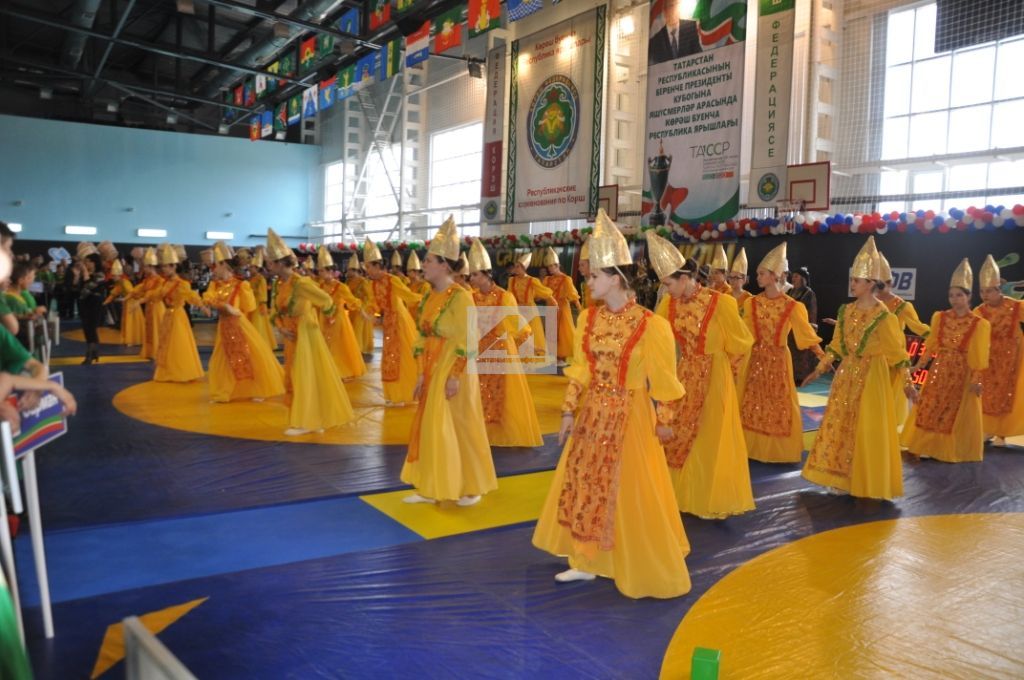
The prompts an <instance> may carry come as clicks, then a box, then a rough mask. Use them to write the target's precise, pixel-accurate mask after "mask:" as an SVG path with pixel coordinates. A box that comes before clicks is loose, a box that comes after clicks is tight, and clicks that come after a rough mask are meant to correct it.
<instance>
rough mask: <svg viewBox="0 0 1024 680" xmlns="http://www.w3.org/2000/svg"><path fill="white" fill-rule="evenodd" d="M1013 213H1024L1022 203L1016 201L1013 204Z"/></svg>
mask: <svg viewBox="0 0 1024 680" xmlns="http://www.w3.org/2000/svg"><path fill="white" fill-rule="evenodd" d="M1013 214H1014V215H1024V205H1021V204H1020V203H1018V204H1017V205H1015V206H1013Z"/></svg>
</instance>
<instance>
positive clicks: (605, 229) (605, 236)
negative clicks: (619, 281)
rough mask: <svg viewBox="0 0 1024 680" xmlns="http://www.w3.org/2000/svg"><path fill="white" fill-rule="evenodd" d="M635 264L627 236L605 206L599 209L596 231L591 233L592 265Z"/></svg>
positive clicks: (599, 267)
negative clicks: (606, 210) (613, 220)
mask: <svg viewBox="0 0 1024 680" xmlns="http://www.w3.org/2000/svg"><path fill="white" fill-rule="evenodd" d="M630 264H633V256H632V255H630V253H629V244H628V243H626V237H625V236H623V235H622V232H621V231H619V228H618V226H616V224H615V223H614V222H612V220H611V218H610V217H608V213H606V212H605V211H604V208H598V209H597V218H596V219H595V220H594V233H592V234H591V235H590V265H591V266H592V267H596V268H598V269H604V268H605V267H624V266H626V265H630Z"/></svg>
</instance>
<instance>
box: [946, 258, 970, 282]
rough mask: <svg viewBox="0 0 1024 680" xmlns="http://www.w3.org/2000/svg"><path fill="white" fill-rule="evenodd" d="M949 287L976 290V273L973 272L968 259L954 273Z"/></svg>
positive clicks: (961, 262)
mask: <svg viewBox="0 0 1024 680" xmlns="http://www.w3.org/2000/svg"><path fill="white" fill-rule="evenodd" d="M949 287H950V288H964V289H966V290H974V272H973V271H971V263H970V262H968V261H967V258H966V257H965V258H964V259H963V260H961V261H960V264H959V265H957V267H956V269H955V270H954V271H953V276H952V277H951V278H950V279H949Z"/></svg>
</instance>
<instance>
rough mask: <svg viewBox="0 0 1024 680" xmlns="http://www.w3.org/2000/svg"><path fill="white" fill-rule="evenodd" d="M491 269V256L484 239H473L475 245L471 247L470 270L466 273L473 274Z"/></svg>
mask: <svg viewBox="0 0 1024 680" xmlns="http://www.w3.org/2000/svg"><path fill="white" fill-rule="evenodd" d="M490 270H491V256H490V255H489V254H488V253H487V249H486V248H484V243H483V241H481V240H480V239H476V240H474V241H473V245H471V246H470V247H469V270H468V271H467V272H466V273H467V274H473V273H475V272H483V271H490Z"/></svg>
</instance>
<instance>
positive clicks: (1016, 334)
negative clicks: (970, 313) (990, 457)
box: [974, 255, 1024, 446]
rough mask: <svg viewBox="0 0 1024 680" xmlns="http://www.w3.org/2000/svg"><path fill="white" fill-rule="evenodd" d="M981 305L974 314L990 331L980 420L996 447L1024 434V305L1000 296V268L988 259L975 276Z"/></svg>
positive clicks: (991, 259)
mask: <svg viewBox="0 0 1024 680" xmlns="http://www.w3.org/2000/svg"><path fill="white" fill-rule="evenodd" d="M978 279H979V281H978V283H979V285H980V287H981V299H982V300H984V304H982V305H979V306H978V307H976V308H975V309H974V313H975V314H978V315H980V316H981V318H983V319H985V320H986V321H988V323H989V325H990V326H991V327H992V344H991V345H990V347H989V360H988V368H986V369H985V370H984V371H982V372H981V417H982V422H983V427H984V431H985V433H986V434H987V435H992V443H993V445H995V446H1006V437H1015V436H1017V435H1022V434H1024V335H1022V334H1021V331H1020V324H1021V323H1022V322H1024V301H1022V300H1014V299H1013V298H1010V297H1006V296H1005V295H1003V289H1002V277H1001V275H1000V272H999V266H998V265H997V264H996V261H995V260H994V259H993V258H992V256H991V255H989V256H987V257H986V258H985V264H983V265H982V266H981V271H980V272H978Z"/></svg>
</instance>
